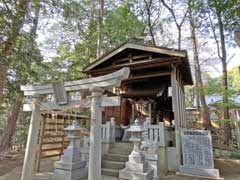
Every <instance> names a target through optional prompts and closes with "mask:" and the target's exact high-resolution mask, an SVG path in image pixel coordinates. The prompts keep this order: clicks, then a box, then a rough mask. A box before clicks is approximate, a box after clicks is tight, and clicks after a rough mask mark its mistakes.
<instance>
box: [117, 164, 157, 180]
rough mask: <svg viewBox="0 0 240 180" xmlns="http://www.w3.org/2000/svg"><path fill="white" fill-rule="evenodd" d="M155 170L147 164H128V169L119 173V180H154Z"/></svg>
mask: <svg viewBox="0 0 240 180" xmlns="http://www.w3.org/2000/svg"><path fill="white" fill-rule="evenodd" d="M153 174H154V172H153V169H149V168H148V164H147V162H144V163H134V162H129V161H128V162H126V168H124V169H123V170H121V171H119V179H122V180H124V179H131V180H152V179H153Z"/></svg>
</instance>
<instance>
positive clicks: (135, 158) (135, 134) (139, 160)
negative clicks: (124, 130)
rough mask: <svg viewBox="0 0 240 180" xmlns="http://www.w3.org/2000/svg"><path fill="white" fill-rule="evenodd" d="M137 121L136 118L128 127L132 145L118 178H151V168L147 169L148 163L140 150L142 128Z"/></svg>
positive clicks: (139, 179)
mask: <svg viewBox="0 0 240 180" xmlns="http://www.w3.org/2000/svg"><path fill="white" fill-rule="evenodd" d="M138 123H139V122H138V120H135V124H134V125H133V126H131V127H130V128H129V129H128V132H129V133H131V138H130V141H132V142H133V144H134V147H133V151H132V153H131V154H130V155H129V161H128V162H126V167H125V168H124V169H123V170H121V171H119V178H120V179H131V180H152V179H153V169H149V167H148V163H147V162H146V161H145V158H144V155H143V154H142V152H141V151H140V143H141V140H142V132H143V131H144V130H143V128H142V127H141V126H140V125H139V124H138Z"/></svg>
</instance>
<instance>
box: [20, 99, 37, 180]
mask: <svg viewBox="0 0 240 180" xmlns="http://www.w3.org/2000/svg"><path fill="white" fill-rule="evenodd" d="M39 104H40V99H39V98H34V99H33V101H32V107H33V110H32V117H31V121H30V125H29V130H28V139H27V146H26V151H25V157H24V163H23V170H22V177H21V180H32V177H33V170H34V162H35V157H36V147H37V140H38V132H39V128H40V123H41V112H40V106H39Z"/></svg>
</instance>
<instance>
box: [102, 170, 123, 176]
mask: <svg viewBox="0 0 240 180" xmlns="http://www.w3.org/2000/svg"><path fill="white" fill-rule="evenodd" d="M102 175H106V176H113V177H119V170H116V169H108V168H102Z"/></svg>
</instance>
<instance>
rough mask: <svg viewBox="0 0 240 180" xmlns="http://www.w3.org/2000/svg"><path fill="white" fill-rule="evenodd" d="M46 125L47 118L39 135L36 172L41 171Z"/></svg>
mask: <svg viewBox="0 0 240 180" xmlns="http://www.w3.org/2000/svg"><path fill="white" fill-rule="evenodd" d="M45 123H46V116H44V118H43V120H42V123H41V130H40V134H39V143H38V144H39V146H38V147H39V148H38V151H37V152H38V155H37V159H36V171H37V172H39V171H40V161H41V154H42V143H43V136H44V129H45Z"/></svg>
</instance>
